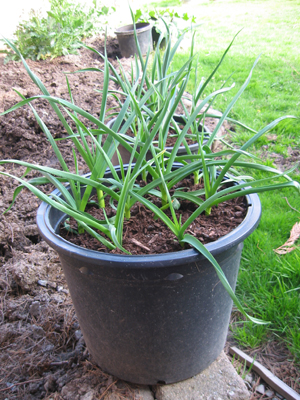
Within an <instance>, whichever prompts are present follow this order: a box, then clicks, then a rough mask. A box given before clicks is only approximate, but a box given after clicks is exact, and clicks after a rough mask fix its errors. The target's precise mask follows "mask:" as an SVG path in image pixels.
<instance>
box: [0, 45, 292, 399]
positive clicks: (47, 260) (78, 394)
mask: <svg viewBox="0 0 300 400" xmlns="http://www.w3.org/2000/svg"><path fill="white" fill-rule="evenodd" d="M92 45H93V46H94V47H96V48H97V49H99V50H100V51H101V49H103V40H102V39H100V38H97V39H95V40H94V41H93V43H92ZM108 54H109V56H110V57H111V61H112V62H113V63H114V65H115V67H118V63H117V61H116V59H115V57H116V56H119V55H120V54H119V50H118V47H117V44H116V41H115V40H111V39H110V40H109V49H108ZM2 61H3V58H2V59H1V58H0V76H1V80H0V112H2V111H4V110H7V109H8V108H9V107H11V106H12V105H14V104H15V103H16V102H17V101H19V97H18V95H17V94H16V93H15V92H13V90H12V88H13V87H15V88H16V89H17V90H18V91H20V92H21V93H22V94H23V95H24V96H25V97H30V96H33V95H37V94H40V93H39V91H38V89H37V88H36V86H35V85H34V84H33V83H32V81H31V80H30V78H29V77H28V75H27V73H26V71H25V69H24V67H23V65H22V64H21V63H16V62H10V63H8V64H7V65H3V62H2ZM121 61H122V64H123V65H124V67H125V68H126V67H128V66H129V65H130V60H125V59H122V60H121ZM28 64H29V65H30V67H31V68H32V70H33V71H34V72H35V73H36V74H37V75H38V76H39V77H40V78H41V80H42V82H43V83H44V84H45V86H46V87H47V89H48V90H49V92H50V93H51V94H53V95H56V96H58V97H64V98H65V99H69V95H68V91H67V86H66V79H65V75H64V73H63V72H66V71H67V72H72V71H75V70H77V69H80V68H87V67H94V68H101V67H102V66H103V63H102V60H101V59H100V57H97V56H96V55H95V54H94V53H91V52H90V51H88V50H81V52H80V55H75V56H73V55H72V56H66V57H60V58H57V59H55V60H53V61H49V60H47V61H39V62H33V61H28ZM68 78H69V81H70V86H71V88H72V94H73V97H74V101H75V103H76V104H77V105H79V106H81V107H83V108H84V109H86V110H88V111H89V112H91V113H92V114H93V115H95V116H96V115H98V114H99V111H100V107H101V93H99V92H96V91H95V88H97V89H100V88H101V85H102V81H103V78H102V74H101V73H97V72H89V73H88V74H85V73H82V74H74V75H68ZM109 101H110V103H109V105H110V106H111V107H114V106H116V103H115V101H114V100H113V98H111V99H110V100H109ZM34 105H35V108H36V110H37V112H38V113H39V115H40V116H42V117H43V120H44V122H45V123H46V124H47V126H48V128H49V129H50V131H51V133H52V135H53V136H54V137H57V138H66V132H65V130H64V129H63V128H62V127H61V124H60V122H59V121H58V119H57V117H56V116H55V115H54V114H53V112H52V110H51V109H50V108H49V106H48V105H47V103H46V102H44V101H40V102H37V101H36V102H35V103H34ZM205 123H206V125H208V127H209V128H210V129H213V127H214V126H215V125H216V121H214V120H212V119H209V120H206V122H205ZM223 133H225V131H223ZM60 148H61V151H62V153H63V154H64V156H65V157H66V159H67V160H68V161H71V160H72V154H71V153H70V146H69V142H68V140H67V139H65V140H62V141H60ZM0 159H18V160H23V161H30V162H34V163H41V164H46V165H48V166H56V167H57V166H58V163H57V159H56V157H55V155H54V154H53V152H52V150H51V148H50V145H49V143H48V141H47V140H46V139H45V137H44V135H43V134H42V132H41V129H40V127H39V126H38V124H37V123H36V121H35V119H34V116H33V114H32V112H31V110H30V108H29V107H28V106H27V107H25V108H21V109H19V110H17V111H14V112H12V113H10V114H8V115H5V116H2V117H0ZM79 166H80V171H82V173H84V172H87V171H86V170H85V169H84V166H83V164H80V165H79ZM0 171H6V172H9V173H12V174H14V175H18V176H21V174H22V173H23V172H24V168H21V167H19V166H17V165H4V166H3V165H2V166H0ZM15 187H16V182H13V181H12V180H11V178H9V177H7V176H3V175H0V194H1V196H0V289H1V291H0V345H1V352H0V399H9V400H14V399H20V400H21V399H22V400H27V399H28V400H30V399H49V400H50V399H53V400H61V399H63V400H80V399H85V400H86V399H90V400H94V399H108V396H109V395H112V396H114V397H109V398H110V399H137V398H138V397H139V388H138V387H136V386H134V385H128V384H126V383H124V382H121V381H119V380H118V379H115V378H113V377H111V376H109V375H107V374H105V373H104V372H102V371H101V370H100V369H99V368H98V367H97V366H96V365H95V364H94V363H93V360H92V359H91V357H90V355H89V353H88V350H87V348H86V346H85V343H84V340H83V337H82V334H81V331H80V327H79V324H78V321H77V318H76V315H75V312H74V309H73V306H72V302H71V299H70V296H69V291H68V288H67V285H66V281H65V278H64V275H63V273H62V270H61V266H60V262H59V259H58V257H57V255H56V253H55V252H54V251H53V250H52V249H50V248H49V246H48V245H47V244H46V243H45V242H44V241H43V240H41V237H40V235H39V232H38V230H37V227H36V224H35V215H36V210H37V207H38V205H39V201H38V200H37V199H36V197H35V196H34V195H32V194H31V193H29V192H28V191H27V190H23V192H22V194H21V196H20V198H19V200H18V202H17V203H16V205H14V207H13V208H12V209H11V210H10V211H9V212H7V213H6V214H5V215H3V211H4V210H5V209H6V208H7V207H8V205H9V204H10V202H11V200H12V198H13V192H14V189H15ZM45 190H48V191H49V190H51V188H50V187H47V188H45ZM139 240H140V239H139ZM270 359H271V363H273V364H272V365H273V366H274V365H275V366H276V359H275V360H274V361H273V359H272V358H270ZM290 359H292V357H291V355H290V354H289V353H286V354H285V355H284V358H283V361H281V365H283V364H284V363H285V365H289V366H290V365H292V363H291V362H289V360H290ZM276 371H278V376H279V378H281V379H283V380H285V381H286V382H287V383H288V382H289V380H288V379H287V378H286V375H285V374H284V373H281V372H280V370H276ZM293 371H294V370H293ZM296 371H297V372H293V373H295V374H296V373H297V374H298V375H297V377H296V378H297V379H299V375H300V374H299V371H298V370H296ZM295 389H296V390H297V388H295Z"/></svg>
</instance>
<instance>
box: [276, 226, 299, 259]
mask: <svg viewBox="0 0 300 400" xmlns="http://www.w3.org/2000/svg"><path fill="white" fill-rule="evenodd" d="M299 237H300V222H296V223H295V225H294V226H293V228H292V230H291V233H290V238H289V239H288V240H287V241H286V242H285V243H284V244H283V245H282V246H280V247H278V248H277V249H276V250H274V251H275V253H277V254H287V253H290V252H291V251H293V250H295V248H296V246H293V244H294V243H295V242H296V240H298V239H299Z"/></svg>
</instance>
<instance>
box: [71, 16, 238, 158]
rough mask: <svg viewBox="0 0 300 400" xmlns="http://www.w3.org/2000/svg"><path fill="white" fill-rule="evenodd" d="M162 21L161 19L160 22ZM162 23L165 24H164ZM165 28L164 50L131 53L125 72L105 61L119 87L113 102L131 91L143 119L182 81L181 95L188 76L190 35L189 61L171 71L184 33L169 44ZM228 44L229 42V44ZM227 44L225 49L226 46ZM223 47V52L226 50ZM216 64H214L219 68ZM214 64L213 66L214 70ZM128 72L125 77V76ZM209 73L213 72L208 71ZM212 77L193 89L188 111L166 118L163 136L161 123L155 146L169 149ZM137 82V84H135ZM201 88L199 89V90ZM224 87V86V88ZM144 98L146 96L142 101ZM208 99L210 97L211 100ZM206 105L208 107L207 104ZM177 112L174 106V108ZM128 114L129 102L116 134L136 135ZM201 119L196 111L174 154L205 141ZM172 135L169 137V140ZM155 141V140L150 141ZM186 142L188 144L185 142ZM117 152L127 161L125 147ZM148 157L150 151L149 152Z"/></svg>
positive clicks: (132, 110) (134, 123)
mask: <svg viewBox="0 0 300 400" xmlns="http://www.w3.org/2000/svg"><path fill="white" fill-rule="evenodd" d="M164 23H165V21H164ZM165 24H166V23H165ZM166 31H167V33H168V34H167V37H166V38H167V41H166V50H165V51H164V52H161V51H160V50H159V49H158V48H156V50H155V52H154V54H153V55H152V57H151V55H150V49H148V53H147V56H146V57H145V59H144V57H143V56H142V54H141V52H140V51H138V56H135V63H134V64H133V65H132V66H131V71H130V73H129V74H126V71H124V69H123V67H122V65H121V64H120V72H118V71H117V70H116V69H115V67H114V66H113V65H112V64H111V63H108V64H109V69H110V71H111V76H110V79H111V80H112V81H113V82H114V83H115V84H116V85H117V86H118V87H119V90H114V91H113V92H112V93H110V95H113V96H114V97H115V99H117V101H119V105H120V107H121V106H122V101H121V100H120V98H119V97H117V96H121V98H128V97H130V94H131V93H134V96H135V100H136V101H139V102H140V101H142V103H141V104H142V105H141V110H142V112H143V114H144V115H145V118H146V119H147V121H148V122H149V121H151V119H152V118H153V117H154V115H155V114H156V113H157V112H159V110H161V109H162V107H163V106H164V104H165V99H166V97H167V96H168V93H169V92H170V91H171V90H172V89H173V88H176V87H178V86H179V85H181V83H183V82H184V85H182V86H181V87H184V90H183V92H182V93H183V94H185V89H186V85H187V83H188V79H189V75H190V73H191V70H192V68H193V61H194V54H193V53H194V35H193V37H192V41H191V52H190V57H189V60H188V61H187V62H186V63H184V64H183V65H182V67H181V68H180V69H179V70H178V71H173V70H172V61H173V58H174V56H175V54H176V52H177V50H178V48H179V46H180V44H181V42H182V40H183V38H184V34H182V35H181V36H180V37H179V38H178V39H177V41H176V42H175V44H174V45H173V46H172V40H171V34H170V31H169V28H168V26H167V24H166ZM230 46H231V44H230ZM230 46H229V48H230ZM229 48H228V49H227V50H226V52H227V51H228V50H229ZM90 50H92V51H94V52H96V54H97V55H98V56H100V57H103V56H102V55H101V54H100V53H99V52H98V51H96V50H95V49H92V48H90ZM220 64H221V62H220V63H219V65H220ZM219 65H218V67H219ZM218 67H217V68H216V69H215V71H214V73H215V72H216V71H217V69H218ZM90 71H93V72H95V71H96V72H100V73H103V70H102V69H97V68H87V69H83V70H79V71H77V72H90ZM127 75H129V76H127ZM212 76H213V74H212ZM212 76H211V77H210V78H209V79H208V80H207V81H206V82H205V84H204V85H202V86H203V87H202V86H201V87H198V88H197V91H196V92H195V93H194V94H193V97H192V98H193V106H192V108H191V110H189V111H188V110H187V109H186V108H185V107H184V108H182V106H181V108H182V110H183V111H184V112H185V113H184V114H181V115H177V114H176V113H174V115H173V116H172V118H171V120H170V125H169V128H170V129H169V132H168V135H167V136H165V137H164V135H163V134H162V131H164V132H167V130H166V128H165V127H163V126H161V127H160V129H159V131H158V133H157V135H156V137H155V141H156V143H159V142H160V144H159V146H158V148H159V147H163V148H164V149H165V150H167V151H170V152H171V151H172V143H174V142H175V141H176V138H177V137H178V136H179V135H180V132H181V130H182V127H183V126H184V125H185V123H186V120H187V119H188V118H189V116H190V115H191V114H192V113H193V111H194V110H195V107H196V103H197V102H198V100H199V99H200V95H201V94H202V93H203V90H204V88H205V87H206V85H207V84H208V82H209V81H210V80H211V78H212ZM137 81H138V83H137ZM201 89H202V90H201ZM226 90H228V89H226ZM145 99H147V100H146V101H145ZM211 101H212V100H211ZM180 105H183V103H182V101H181V100H180V103H178V106H180ZM208 107H209V106H208ZM176 112H177V109H176ZM132 114H134V115H135V114H136V111H135V107H134V103H133V102H131V103H130V105H129V107H128V109H127V111H126V112H125V116H124V123H123V124H122V129H121V130H120V132H119V134H120V135H121V136H122V135H123V137H124V134H126V133H128V131H130V132H131V133H130V135H129V137H130V136H132V137H136V132H137V129H138V128H137V121H136V120H135V118H134V117H133V118H132ZM116 115H118V113H112V114H111V116H116ZM114 121H115V119H113V120H111V121H109V123H108V126H109V127H111V126H112V124H113V123H114ZM204 121H205V113H203V112H199V113H198V115H197V117H196V118H194V122H193V124H192V125H191V126H190V130H189V131H188V133H187V134H186V135H184V137H182V143H181V146H180V147H179V149H178V152H177V155H185V154H189V155H190V154H192V153H197V152H198V147H199V144H200V145H201V144H202V143H203V140H204V139H205V141H206V140H207V137H208V136H209V133H210V132H209V129H208V128H207V127H206V126H205V125H204ZM172 138H173V139H172ZM139 139H140V140H141V141H142V142H144V141H145V140H146V134H144V133H143V131H142V132H141V133H140V137H139ZM129 143H133V140H132V139H129ZM153 143H155V142H153ZM188 143H189V144H188ZM119 151H120V153H121V156H122V160H123V163H128V162H129V159H130V152H128V151H127V150H126V149H124V148H122V146H119ZM149 156H150V157H151V153H149ZM113 163H114V164H117V165H118V164H119V161H118V157H117V155H116V154H115V155H114V157H113Z"/></svg>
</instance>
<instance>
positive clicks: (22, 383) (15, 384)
mask: <svg viewBox="0 0 300 400" xmlns="http://www.w3.org/2000/svg"><path fill="white" fill-rule="evenodd" d="M42 379H44V378H40V379H32V380H31V381H25V382H18V383H13V384H12V385H11V386H9V387H7V388H4V389H0V392H4V391H5V390H9V389H11V388H13V387H14V386H20V385H25V384H27V383H33V382H38V381H41V380H42Z"/></svg>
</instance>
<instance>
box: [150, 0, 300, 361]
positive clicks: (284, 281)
mask: <svg viewBox="0 0 300 400" xmlns="http://www.w3.org/2000/svg"><path fill="white" fill-rule="evenodd" d="M162 3H163V6H164V7H168V6H169V7H174V6H176V4H175V3H177V2H174V1H171V2H168V1H164V2H156V3H153V4H155V5H156V6H159V4H162ZM195 3H196V2H193V4H192V5H191V6H189V3H187V4H184V5H182V6H181V7H178V10H180V11H181V12H182V11H187V12H188V14H189V15H190V14H193V15H195V16H196V17H197V20H198V22H203V25H201V26H200V27H199V28H198V30H197V32H198V33H197V36H196V50H197V52H198V54H199V58H198V76H199V77H200V78H201V77H202V76H203V77H208V76H209V74H210V73H211V71H212V70H213V69H214V67H215V66H216V64H217V63H218V61H219V60H220V58H221V57H222V54H223V52H224V51H225V49H226V48H227V46H228V45H229V43H230V42H231V40H232V38H233V37H234V35H235V34H236V33H237V32H238V31H239V30H241V29H242V30H241V32H240V33H239V34H238V36H237V38H236V39H235V41H234V44H233V46H232V47H231V49H230V51H229V53H228V55H227V57H226V60H225V61H224V63H223V64H222V65H221V67H220V69H219V71H218V72H217V74H216V76H215V78H214V79H213V83H212V84H211V85H210V86H209V87H208V88H207V91H206V94H208V93H210V92H212V91H213V90H215V89H218V88H220V87H221V85H222V84H223V83H224V81H225V80H226V79H228V77H229V76H230V75H231V74H232V73H233V76H232V77H231V78H230V79H229V81H228V82H227V83H226V86H229V85H231V84H232V83H233V82H235V85H236V86H235V88H234V89H233V90H232V91H231V92H230V93H226V94H224V95H223V96H219V97H218V98H217V100H216V102H215V103H214V108H216V109H218V110H220V111H224V110H225V108H226V105H228V101H229V100H230V99H231V98H232V97H233V95H234V94H235V93H236V92H237V90H238V89H239V88H240V86H241V85H242V83H243V82H244V80H245V79H246V77H247V76H248V74H249V71H250V69H251V67H252V65H253V63H254V61H255V59H256V58H257V57H258V56H259V55H260V54H261V57H260V61H259V63H258V65H257V66H256V68H255V70H254V72H253V76H252V80H251V83H250V84H249V86H248V88H247V89H246V91H245V92H244V94H243V95H242V97H241V99H240V100H239V101H238V103H237V104H236V105H235V107H234V108H233V110H232V112H231V114H230V115H229V116H230V117H231V118H234V119H237V120H239V121H241V122H243V123H245V124H246V125H248V126H250V127H252V128H254V129H255V130H259V129H262V128H263V127H264V126H266V125H267V124H268V123H269V122H271V121H272V120H274V119H276V118H278V117H280V116H282V115H294V116H296V117H298V118H299V116H300V111H299V110H300V50H299V49H300V35H299V32H300V1H299V0H216V1H209V0H202V1H200V0H199V1H198V3H197V4H195ZM188 47H189V46H188V43H187V42H185V43H184V45H183V46H182V49H181V54H180V55H179V56H178V57H177V58H176V60H175V62H174V67H175V68H177V67H179V65H181V64H182V63H183V62H184V60H186V59H187V57H188ZM190 89H192V88H191V87H190ZM271 134H272V136H270V135H266V136H264V137H262V138H261V139H260V140H259V141H258V142H257V144H256V149H255V152H256V154H257V155H260V152H261V148H262V146H264V150H267V151H268V152H269V153H278V154H281V155H283V156H284V157H288V154H289V147H292V148H295V149H299V148H300V119H295V120H286V121H283V122H282V123H281V124H279V125H278V126H277V127H276V128H275V129H274V130H273V131H272V132H271ZM250 136H251V133H249V132H247V131H245V130H242V129H241V128H238V127H236V131H235V132H233V133H231V135H230V141H231V142H232V143H236V144H239V145H241V144H242V143H244V142H245V141H246V140H247V139H249V137H250ZM299 161H300V160H299ZM267 162H268V163H269V164H270V163H271V161H267ZM296 179H298V180H300V179H299V176H298V177H297V176H296ZM260 198H261V201H262V208H263V214H262V219H261V222H260V225H259V227H258V229H257V230H256V231H255V232H254V233H253V234H252V235H251V237H250V238H248V239H247V240H246V241H245V247H244V251H243V256H242V262H241V269H240V274H239V278H238V285H237V294H238V297H239V298H240V300H241V301H242V302H243V304H244V305H245V306H246V307H247V308H248V309H249V310H250V311H249V312H250V313H253V315H255V316H256V317H260V318H262V319H264V320H265V321H270V324H268V325H255V324H253V323H251V322H245V321H242V319H241V320H240V321H239V322H238V323H236V324H235V325H234V326H232V329H233V332H234V335H235V337H236V339H237V340H238V341H239V343H240V345H243V346H250V347H256V346H257V345H260V344H262V343H263V341H266V340H269V339H271V340H274V339H275V340H277V339H278V338H280V340H283V341H285V342H286V343H287V345H288V347H289V348H290V350H291V352H292V354H293V355H294V356H295V358H296V359H297V361H300V330H299V326H300V321H299V319H300V253H299V248H298V249H297V250H295V251H293V252H291V253H290V254H287V255H281V256H279V255H277V254H276V253H275V252H274V251H273V250H274V249H276V248H277V247H278V246H280V245H282V244H283V243H284V242H285V241H286V240H287V239H288V238H289V233H290V230H291V228H292V226H293V225H294V224H295V223H296V222H298V221H299V220H300V196H299V193H296V192H295V191H291V190H285V191H281V192H277V193H273V192H268V193H265V194H262V195H260ZM286 199H287V200H288V202H289V204H290V205H291V206H292V207H294V208H295V209H297V210H298V211H299V212H297V211H295V210H293V209H292V208H291V207H290V206H289V205H288V203H287V201H286ZM298 243H299V242H298Z"/></svg>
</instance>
